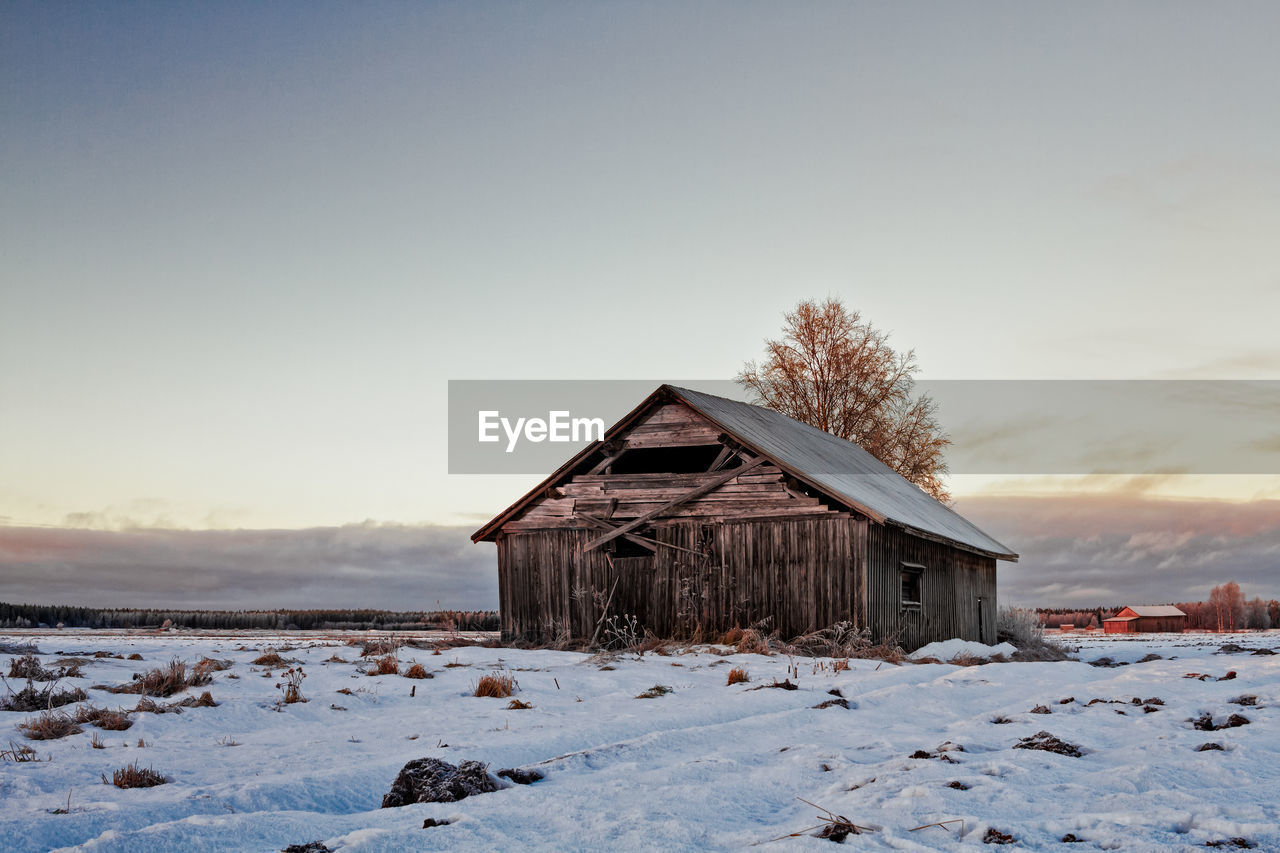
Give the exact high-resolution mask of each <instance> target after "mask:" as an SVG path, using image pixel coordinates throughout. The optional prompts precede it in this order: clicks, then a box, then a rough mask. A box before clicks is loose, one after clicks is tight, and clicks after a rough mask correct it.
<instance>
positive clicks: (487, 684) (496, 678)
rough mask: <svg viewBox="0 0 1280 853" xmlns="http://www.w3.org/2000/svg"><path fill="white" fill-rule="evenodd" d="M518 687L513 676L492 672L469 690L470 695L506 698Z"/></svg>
mask: <svg viewBox="0 0 1280 853" xmlns="http://www.w3.org/2000/svg"><path fill="white" fill-rule="evenodd" d="M519 689H520V685H519V684H517V683H516V679H515V676H513V675H507V674H506V673H502V672H492V673H490V674H488V675H486V676H484V677H482V678H481V679H480V681H479V682H477V683H476V686H475V688H474V689H473V690H472V691H471V695H472V696H484V697H488V698H491V699H506V698H508V697H509V696H511V694H512V693H515V692H516V691H517V690H519Z"/></svg>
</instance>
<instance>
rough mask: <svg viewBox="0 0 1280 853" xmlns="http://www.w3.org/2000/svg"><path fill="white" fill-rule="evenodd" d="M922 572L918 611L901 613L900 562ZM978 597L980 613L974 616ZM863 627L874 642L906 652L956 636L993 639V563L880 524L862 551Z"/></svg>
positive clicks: (983, 640)
mask: <svg viewBox="0 0 1280 853" xmlns="http://www.w3.org/2000/svg"><path fill="white" fill-rule="evenodd" d="M904 561H905V562H909V563H918V564H920V565H923V566H924V567H925V568H924V570H923V571H922V572H921V577H920V598H921V606H920V607H919V608H911V609H908V610H904V609H902V587H901V585H902V563H903V562H904ZM979 597H981V599H982V601H981V607H982V612H981V616H979V610H978V608H979V601H978V599H979ZM867 600H868V601H869V602H870V608H869V610H868V613H867V617H868V624H869V625H870V626H871V631H872V633H873V634H874V635H875V636H876V637H878V638H886V637H888V638H894V637H895V635H896V639H897V642H898V643H899V644H900V645H901V646H902V647H903V648H906V649H915V648H919V647H920V646H923V645H925V644H927V643H932V642H934V641H936V640H949V639H951V638H952V637H959V638H961V639H964V640H978V641H980V642H983V643H988V644H992V643H995V641H996V561H995V559H994V558H992V557H982V556H979V555H977V554H973V553H970V552H968V551H961V550H959V549H958V548H952V547H951V546H949V545H944V544H942V543H940V542H934V541H932V540H928V539H921V538H919V537H916V536H912V535H911V534H910V533H907V532H906V531H904V530H902V529H901V528H897V527H891V526H889V525H885V524H877V525H874V526H873V527H872V528H871V530H870V536H869V539H868V547H867Z"/></svg>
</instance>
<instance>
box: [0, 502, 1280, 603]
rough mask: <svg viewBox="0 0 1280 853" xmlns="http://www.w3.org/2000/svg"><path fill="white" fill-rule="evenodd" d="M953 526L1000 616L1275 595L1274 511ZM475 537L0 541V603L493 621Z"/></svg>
mask: <svg viewBox="0 0 1280 853" xmlns="http://www.w3.org/2000/svg"><path fill="white" fill-rule="evenodd" d="M959 508H960V510H961V511H962V512H963V513H964V514H965V515H966V516H967V517H969V518H970V519H972V520H973V521H974V522H975V523H977V524H978V525H979V526H981V527H983V528H984V529H985V530H987V531H988V532H989V533H991V534H992V535H994V536H995V537H996V538H997V539H1000V540H1001V541H1002V542H1005V543H1006V544H1008V545H1009V546H1010V547H1012V548H1013V549H1014V550H1015V551H1017V552H1018V553H1019V554H1020V555H1021V560H1020V562H1018V563H1016V564H1007V563H1001V564H1000V566H999V586H1000V601H1001V603H1002V604H1015V605H1022V606H1042V607H1096V606H1103V607H1107V606H1118V605H1122V604H1126V603H1160V602H1169V601H1193V600H1201V599H1204V598H1206V597H1207V596H1208V593H1209V590H1210V589H1211V588H1212V587H1214V586H1216V585H1218V584H1221V583H1224V582H1226V581H1229V580H1235V581H1237V582H1238V583H1239V584H1240V585H1241V587H1242V589H1243V590H1244V592H1245V594H1246V596H1248V597H1250V598H1252V597H1254V596H1262V597H1263V598H1271V597H1275V596H1276V595H1278V594H1280V589H1277V586H1280V584H1277V580H1280V501H1275V500H1257V501H1252V502H1248V503H1236V502H1227V501H1207V500H1170V499H1163V498H1154V497H1150V496H1145V495H1141V494H1116V495H1096V494H1095V495H1062V496H1050V497H1044V496H1035V497H1026V496H979V497H971V498H967V499H965V500H964V501H963V502H962V504H961V506H960V507H959ZM471 532H472V528H471V527H446V526H413V525H394V524H373V523H364V524H352V525H345V526H341V527H316V528H308V529H301V530H174V529H161V528H135V529H129V530H110V531H106V530H89V529H75V528H58V527H0V573H2V576H3V580H2V581H0V600H6V601H11V602H15V603H38V604H68V605H88V606H102V607H175V608H177V607H182V608H197V609H232V610H235V609H259V608H261V609H275V608H297V609H311V608H327V607H352V608H372V609H388V610H431V609H436V608H437V607H444V608H456V609H468V610H471V609H494V608H496V607H497V604H498V594H497V561H496V557H495V554H494V550H493V547H492V546H491V545H484V544H481V545H474V544H472V543H471V541H470V539H469V535H470V533H471Z"/></svg>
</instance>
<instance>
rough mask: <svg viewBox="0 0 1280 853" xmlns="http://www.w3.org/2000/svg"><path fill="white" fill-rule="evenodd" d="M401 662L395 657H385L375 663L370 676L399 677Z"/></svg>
mask: <svg viewBox="0 0 1280 853" xmlns="http://www.w3.org/2000/svg"><path fill="white" fill-rule="evenodd" d="M399 673H400V661H398V660H397V659H396V656H395V655H384V656H382V657H380V658H378V659H376V660H375V661H374V662H373V667H372V668H371V669H370V670H369V675H399Z"/></svg>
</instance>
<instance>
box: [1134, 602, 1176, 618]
mask: <svg viewBox="0 0 1280 853" xmlns="http://www.w3.org/2000/svg"><path fill="white" fill-rule="evenodd" d="M1129 609H1130V610H1132V611H1133V612H1134V613H1136V614H1137V615H1138V616H1186V615H1187V614H1185V613H1183V612H1182V611H1181V610H1179V609H1178V608H1176V607H1174V606H1173V605H1172V604H1138V605H1133V604H1131V605H1129Z"/></svg>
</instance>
